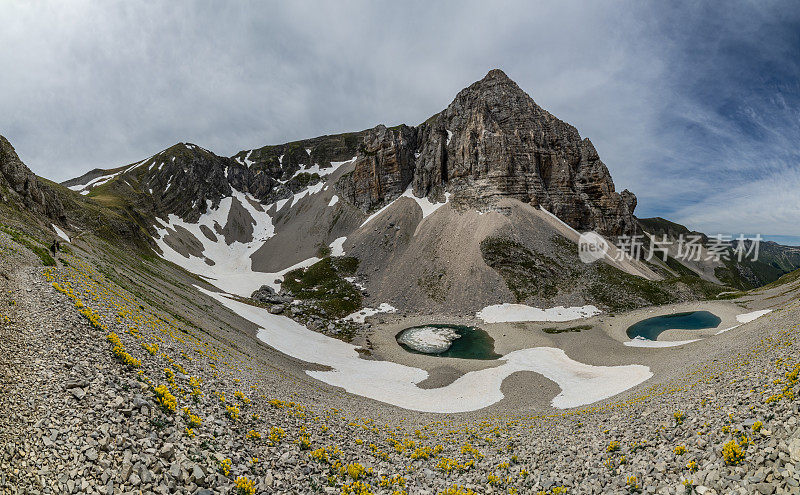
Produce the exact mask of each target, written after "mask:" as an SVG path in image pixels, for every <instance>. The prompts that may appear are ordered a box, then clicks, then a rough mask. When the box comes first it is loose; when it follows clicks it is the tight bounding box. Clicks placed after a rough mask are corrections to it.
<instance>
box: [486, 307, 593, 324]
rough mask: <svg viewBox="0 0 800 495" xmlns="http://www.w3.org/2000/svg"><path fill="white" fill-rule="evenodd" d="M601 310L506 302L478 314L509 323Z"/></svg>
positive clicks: (560, 318)
mask: <svg viewBox="0 0 800 495" xmlns="http://www.w3.org/2000/svg"><path fill="white" fill-rule="evenodd" d="M601 312H602V311H600V310H599V309H597V308H596V307H595V306H592V305H588V306H573V307H569V308H565V307H564V306H556V307H554V308H547V309H540V308H534V307H533V306H526V305H525V304H511V303H504V304H495V305H493V306H486V307H485V308H483V309H482V310H480V311H478V313H477V314H476V316H477V317H478V318H480V319H482V320H483V321H485V322H486V323H508V322H517V321H570V320H577V319H580V318H589V317H590V316H594V315H598V314H600V313H601Z"/></svg>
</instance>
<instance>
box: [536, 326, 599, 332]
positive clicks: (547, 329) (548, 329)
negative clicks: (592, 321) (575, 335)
mask: <svg viewBox="0 0 800 495" xmlns="http://www.w3.org/2000/svg"><path fill="white" fill-rule="evenodd" d="M591 328H592V325H576V326H574V327H567V328H556V327H545V328H542V331H543V332H544V333H566V332H580V331H581V330H591Z"/></svg>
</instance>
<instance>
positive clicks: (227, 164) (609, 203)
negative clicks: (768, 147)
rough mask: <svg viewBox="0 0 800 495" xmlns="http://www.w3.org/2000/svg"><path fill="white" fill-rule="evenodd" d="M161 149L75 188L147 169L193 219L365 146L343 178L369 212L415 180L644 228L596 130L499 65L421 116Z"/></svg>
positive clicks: (287, 193)
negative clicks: (220, 152) (308, 135)
mask: <svg viewBox="0 0 800 495" xmlns="http://www.w3.org/2000/svg"><path fill="white" fill-rule="evenodd" d="M159 156H162V157H163V156H169V157H170V161H169V162H168V163H166V165H165V166H161V165H159V167H158V170H156V171H155V172H154V171H153V170H152V168H153V164H152V163H150V162H147V161H146V162H147V165H148V167H140V166H137V167H131V166H125V167H120V168H118V169H113V170H110V171H109V170H106V171H103V170H95V171H92V172H90V173H88V174H86V175H85V176H83V177H81V178H79V179H73V180H72V181H68V182H66V183H65V185H67V186H69V187H71V188H73V189H75V188H76V187H77V186H82V185H85V184H88V183H91V182H92V181H98V182H97V183H100V184H105V183H106V182H109V183H110V182H112V179H114V178H116V177H118V176H121V175H123V174H124V175H126V176H130V175H135V176H136V177H135V181H134V182H136V181H138V182H139V184H140V186H139V192H145V191H147V192H149V194H151V195H153V196H155V197H157V198H158V199H157V200H156V203H157V204H156V208H157V210H159V211H163V212H167V213H176V214H178V215H179V216H181V217H182V218H184V219H189V220H190V219H193V218H196V217H197V216H199V215H200V214H202V213H203V212H204V211H205V208H206V206H205V205H206V204H207V203H208V202H209V201H210V204H212V205H216V204H218V202H219V200H220V199H221V198H223V197H227V196H230V189H231V187H232V188H235V189H236V190H238V191H241V192H246V193H249V194H251V195H252V196H253V197H254V198H256V199H257V200H259V201H261V202H262V203H264V204H269V203H272V202H275V201H278V200H282V199H287V198H290V197H292V196H293V195H294V194H297V193H298V191H300V190H302V189H303V188H305V187H308V186H311V185H313V184H315V183H317V182H318V181H319V180H320V177H319V176H320V175H321V174H322V175H324V173H325V171H326V170H330V169H332V168H335V166H336V165H335V164H341V163H344V162H346V161H349V160H351V159H353V158H355V160H354V165H353V169H352V171H351V172H350V173H347V174H345V175H344V176H343V177H341V178H340V179H339V180H338V182H337V183H336V185H335V187H336V190H337V192H338V193H339V195H340V196H341V198H342V199H343V200H344V201H347V202H348V203H350V204H352V205H354V206H356V207H357V208H359V209H361V210H362V211H363V212H370V211H374V210H376V209H378V208H380V207H382V206H384V205H386V204H388V203H389V202H390V201H392V200H394V199H396V198H397V197H399V196H400V195H401V194H403V193H404V192H405V191H406V190H407V189H408V188H411V189H412V190H413V194H414V195H415V196H416V197H418V198H423V197H425V198H428V199H430V200H431V201H433V202H441V201H444V198H445V193H451V194H452V202H453V205H454V206H455V207H457V208H473V209H479V210H481V211H486V210H491V209H499V208H498V206H497V204H498V203H499V201H500V200H503V199H505V198H513V199H517V200H519V201H522V202H524V203H527V204H530V205H533V206H536V207H542V208H545V209H547V210H548V211H550V212H552V213H554V214H555V215H556V216H558V217H559V218H560V219H561V220H563V221H564V222H566V223H567V224H569V225H570V226H572V227H573V228H575V229H578V230H596V231H598V232H600V233H602V234H604V235H611V236H613V235H620V234H623V233H631V232H635V231H636V229H637V224H636V222H635V219H634V217H633V211H634V208H635V207H636V197H635V196H634V195H633V194H632V193H630V192H629V191H623V192H622V193H617V192H616V191H615V188H614V183H613V181H612V179H611V175H610V174H609V172H608V169H607V168H606V166H605V164H603V162H602V161H601V160H600V158H599V156H598V153H597V150H596V149H595V147H594V145H593V144H592V143H591V141H589V139H582V138H581V136H580V134H579V133H578V130H577V129H576V128H575V127H573V126H571V125H570V124H568V123H566V122H564V121H562V120H559V119H558V118H556V117H555V116H554V115H552V114H551V113H549V112H547V111H546V110H544V109H543V108H541V107H540V106H539V105H537V104H536V103H535V102H534V100H533V99H532V98H531V97H530V96H529V95H528V94H527V93H525V91H523V90H522V89H521V88H520V87H519V86H518V85H517V84H516V83H515V82H514V81H513V80H511V79H510V78H509V77H508V76H507V75H506V74H505V73H504V72H503V71H502V70H499V69H493V70H491V71H489V73H487V74H486V76H485V77H484V78H483V79H481V80H479V81H477V82H475V83H473V84H471V85H470V86H469V87H467V88H465V89H463V90H461V91H460V92H459V93H458V94H457V95H456V97H455V98H454V99H453V101H452V102H451V103H450V105H448V106H447V108H445V109H444V110H443V111H441V112H440V113H438V114H436V115H434V116H433V117H431V118H430V119H428V120H427V121H425V122H423V123H422V124H420V125H418V126H406V125H400V126H396V127H391V128H387V127H385V126H383V125H379V126H377V127H375V128H373V129H369V130H366V131H360V132H354V133H345V134H338V135H332V136H320V137H317V138H312V139H306V140H301V141H294V142H291V143H285V144H282V145H275V146H264V147H262V148H257V149H252V150H247V151H241V152H239V153H237V154H236V155H234V156H233V157H231V158H226V157H219V156H217V155H215V154H213V153H211V152H210V151H208V150H205V149H204V148H200V147H199V146H197V145H192V144H188V143H187V144H184V143H179V144H177V145H175V146H173V147H171V148H168V149H167V150H164V151H162V152H161V153H159V154H156V155H154V156H153V157H151V158H150V159H148V160H158V159H159ZM174 160H177V161H175V162H173V161H174ZM134 165H135V164H134ZM145 169H146V170H147V173H143V172H142V170H145ZM113 182H119V181H113ZM97 183H92V184H90V185H92V186H93V187H94V185H95V184H97ZM127 183H128V184H131V181H128V182H127ZM176 186H177V187H176ZM77 189H80V188H77ZM77 189H76V190H77ZM81 193H82V194H88V189H82V190H81Z"/></svg>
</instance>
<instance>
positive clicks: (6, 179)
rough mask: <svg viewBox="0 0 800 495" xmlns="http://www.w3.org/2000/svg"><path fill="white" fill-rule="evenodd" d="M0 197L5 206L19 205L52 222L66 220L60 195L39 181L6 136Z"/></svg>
mask: <svg viewBox="0 0 800 495" xmlns="http://www.w3.org/2000/svg"><path fill="white" fill-rule="evenodd" d="M0 198H2V200H3V202H4V203H19V204H21V205H22V206H24V207H25V208H27V209H28V210H30V211H32V212H35V213H41V214H44V215H46V216H48V217H49V218H51V219H56V220H60V219H63V218H64V207H63V206H62V204H61V201H60V200H59V199H58V196H56V194H55V193H53V192H51V191H50V190H49V189H47V188H46V187H44V186H43V185H42V184H41V183H40V182H39V180H38V179H37V177H36V175H35V174H34V173H33V172H31V171H30V169H28V167H26V166H25V164H24V163H22V160H20V159H19V156H17V152H16V151H15V150H14V147H13V146H11V143H9V142H8V140H7V139H6V138H5V137H3V136H0Z"/></svg>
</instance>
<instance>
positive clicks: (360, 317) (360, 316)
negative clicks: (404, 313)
mask: <svg viewBox="0 0 800 495" xmlns="http://www.w3.org/2000/svg"><path fill="white" fill-rule="evenodd" d="M395 311H397V308H395V307H394V306H392V305H391V304H389V303H381V304H380V305H379V306H378V307H377V308H364V309H362V310H361V311H356V312H355V313H350V314H349V315H347V316H345V317H344V318H343V319H344V320H350V321H354V322H356V323H364V320H366V319H367V317H368V316H372V315H376V314H378V313H394V312H395Z"/></svg>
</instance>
